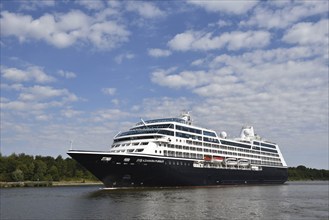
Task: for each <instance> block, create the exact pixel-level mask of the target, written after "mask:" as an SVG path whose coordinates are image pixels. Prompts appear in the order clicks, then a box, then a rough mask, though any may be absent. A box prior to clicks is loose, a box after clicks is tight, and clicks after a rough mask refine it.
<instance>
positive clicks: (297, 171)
mask: <svg viewBox="0 0 329 220" xmlns="http://www.w3.org/2000/svg"><path fill="white" fill-rule="evenodd" d="M288 177H289V181H297V180H329V170H323V169H322V170H318V169H313V168H307V167H305V166H303V165H300V166H297V167H289V168H288Z"/></svg>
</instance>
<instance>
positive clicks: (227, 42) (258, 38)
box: [168, 31, 271, 51]
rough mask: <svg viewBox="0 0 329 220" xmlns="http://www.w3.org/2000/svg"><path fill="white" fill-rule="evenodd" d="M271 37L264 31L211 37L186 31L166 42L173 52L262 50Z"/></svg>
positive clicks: (236, 32) (209, 34) (237, 32)
mask: <svg viewBox="0 0 329 220" xmlns="http://www.w3.org/2000/svg"><path fill="white" fill-rule="evenodd" d="M270 38H271V35H270V33H269V32H266V31H246V32H241V31H234V32H229V33H223V34H222V35H220V36H216V37H213V36H212V34H211V33H203V32H198V31H187V32H184V33H180V34H177V35H176V36H175V37H174V38H173V39H171V40H170V41H169V42H168V46H169V47H170V48H171V49H173V50H178V51H188V50H204V51H207V50H215V49H220V48H223V47H225V46H226V47H227V48H228V50H239V49H242V48H262V47H265V46H267V45H268V44H269V43H270Z"/></svg>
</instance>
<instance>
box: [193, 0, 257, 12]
mask: <svg viewBox="0 0 329 220" xmlns="http://www.w3.org/2000/svg"><path fill="white" fill-rule="evenodd" d="M188 3H190V4H194V5H196V6H199V7H202V8H204V9H205V10H206V11H209V12H225V13H228V14H243V13H246V12H247V11H249V10H250V9H252V8H253V7H254V6H255V5H256V4H257V3H258V1H220V0H217V1H211V0H208V1H205V0H201V1H196V0H191V1H188Z"/></svg>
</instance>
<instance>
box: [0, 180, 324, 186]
mask: <svg viewBox="0 0 329 220" xmlns="http://www.w3.org/2000/svg"><path fill="white" fill-rule="evenodd" d="M315 181H328V180H311V179H305V180H288V181H287V183H289V182H315ZM92 185H103V183H102V182H100V181H89V180H87V181H84V180H83V181H25V182H0V188H13V187H60V186H92Z"/></svg>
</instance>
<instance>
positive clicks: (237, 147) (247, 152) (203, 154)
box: [110, 113, 287, 170]
mask: <svg viewBox="0 0 329 220" xmlns="http://www.w3.org/2000/svg"><path fill="white" fill-rule="evenodd" d="M110 152H111V153H118V154H140V155H154V156H157V157H160V158H161V157H163V158H181V159H184V158H185V159H188V160H191V159H192V160H194V161H195V163H194V166H195V167H200V168H207V167H211V168H214V167H215V168H216V167H217V168H228V167H229V168H232V169H252V170H261V169H262V167H263V166H267V167H285V168H286V167H287V164H286V162H285V160H284V158H283V156H282V154H281V151H280V149H279V146H278V145H277V144H274V143H270V142H268V141H264V140H263V139H261V138H260V137H259V136H258V135H256V134H255V132H254V128H253V127H252V126H244V127H243V128H242V130H241V134H240V137H239V138H235V139H228V138H227V134H226V132H221V133H220V135H219V136H218V135H217V133H216V132H215V131H213V130H210V129H205V128H201V127H198V126H194V125H192V120H191V116H190V114H189V113H184V114H182V116H181V117H180V118H162V119H155V120H147V121H143V120H142V121H141V122H139V123H137V124H136V125H135V126H133V127H132V128H131V129H130V130H128V131H126V132H121V133H119V134H118V135H116V136H115V138H114V141H113V145H112V146H111V149H110Z"/></svg>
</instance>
